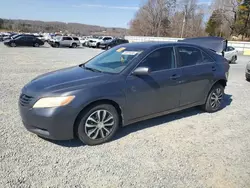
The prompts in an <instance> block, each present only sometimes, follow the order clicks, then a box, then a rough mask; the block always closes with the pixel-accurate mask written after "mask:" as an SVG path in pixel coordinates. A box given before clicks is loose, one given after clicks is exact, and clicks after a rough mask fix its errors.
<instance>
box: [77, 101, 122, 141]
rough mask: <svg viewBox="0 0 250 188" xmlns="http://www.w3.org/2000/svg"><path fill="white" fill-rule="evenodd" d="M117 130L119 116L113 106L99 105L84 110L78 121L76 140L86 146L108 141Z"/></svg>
mask: <svg viewBox="0 0 250 188" xmlns="http://www.w3.org/2000/svg"><path fill="white" fill-rule="evenodd" d="M118 128H119V115H118V113H117V111H116V109H115V107H114V106H112V105H110V104H100V105H95V106H92V107H90V108H89V109H87V110H85V112H83V114H82V115H81V116H80V118H79V121H78V129H77V133H78V138H79V139H80V140H81V141H82V142H83V143H85V144H87V145H98V144H102V143H105V142H107V141H109V140H110V139H111V138H112V137H113V136H114V135H115V133H116V131H117V130H118Z"/></svg>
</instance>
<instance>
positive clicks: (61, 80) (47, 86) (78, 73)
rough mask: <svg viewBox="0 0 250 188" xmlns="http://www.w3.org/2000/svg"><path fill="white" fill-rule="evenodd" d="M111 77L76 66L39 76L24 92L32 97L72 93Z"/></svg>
mask: <svg viewBox="0 0 250 188" xmlns="http://www.w3.org/2000/svg"><path fill="white" fill-rule="evenodd" d="M110 76H111V75H110V74H104V73H99V72H92V71H90V70H86V69H83V68H81V67H79V66H75V67H70V68H65V69H61V70H57V71H53V72H49V73H46V74H43V75H41V76H38V77H36V78H35V79H33V80H32V81H31V82H30V83H28V84H27V85H26V86H25V87H24V88H23V90H22V92H23V93H26V94H28V95H32V96H35V95H38V94H39V93H46V92H47V93H58V92H70V91H73V90H77V89H82V88H83V87H86V86H93V85H94V84H97V83H98V84H99V83H103V82H106V81H107V80H108V79H109V78H110Z"/></svg>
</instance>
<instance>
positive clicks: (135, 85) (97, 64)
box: [19, 42, 229, 145]
mask: <svg viewBox="0 0 250 188" xmlns="http://www.w3.org/2000/svg"><path fill="white" fill-rule="evenodd" d="M219 50H221V51H222V49H219ZM228 72H229V64H228V61H227V60H226V59H225V58H224V57H223V56H221V55H218V54H216V53H214V52H213V51H211V50H210V49H207V48H204V47H201V46H198V45H194V44H190V43H187V42H176V43H165V42H148V43H147V42H145V43H128V44H123V45H119V46H116V47H114V48H112V49H110V50H108V51H105V52H103V53H101V54H99V55H97V56H96V57H94V58H92V59H91V60H89V61H88V62H86V63H84V64H81V65H79V66H74V67H69V68H65V69H62V70H58V71H54V72H51V73H47V74H44V75H41V76H38V77H37V78H35V79H33V80H32V81H31V82H29V83H28V84H27V85H25V86H24V87H23V89H22V91H21V95H20V99H19V111H20V115H21V118H22V121H23V123H24V126H25V127H26V128H27V130H29V131H30V132H33V133H35V134H37V135H39V136H41V137H45V138H48V139H53V140H69V139H73V138H76V137H77V138H79V139H80V140H81V141H82V142H83V143H85V144H88V145H96V144H102V143H104V142H107V141H109V140H111V139H112V137H113V136H114V134H115V133H116V131H117V130H118V128H119V127H120V126H125V125H128V124H131V123H135V122H138V121H141V120H145V119H149V118H153V117H157V116H162V115H165V114H169V113H172V112H176V111H180V110H183V109H186V108H190V107H194V106H201V107H202V109H203V110H205V111H206V112H216V111H218V110H220V109H221V108H222V104H223V97H224V89H225V87H226V85H227V75H228Z"/></svg>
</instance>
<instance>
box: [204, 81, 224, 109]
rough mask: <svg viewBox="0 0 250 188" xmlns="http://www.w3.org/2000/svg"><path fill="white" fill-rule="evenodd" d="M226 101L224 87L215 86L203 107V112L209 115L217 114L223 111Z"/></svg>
mask: <svg viewBox="0 0 250 188" xmlns="http://www.w3.org/2000/svg"><path fill="white" fill-rule="evenodd" d="M223 99H224V87H223V86H222V85H220V84H216V85H215V86H213V88H212V89H211V91H210V92H209V94H208V97H207V100H206V103H205V104H204V105H203V106H202V108H203V110H204V111H206V112H209V113H213V112H216V111H218V110H220V109H221V106H222V102H223Z"/></svg>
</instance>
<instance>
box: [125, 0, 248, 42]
mask: <svg viewBox="0 0 250 188" xmlns="http://www.w3.org/2000/svg"><path fill="white" fill-rule="evenodd" d="M129 34H131V35H138V36H156V37H160V36H161V37H183V38H186V37H199V36H208V35H209V36H221V37H225V38H228V39H229V38H230V39H232V38H237V39H238V37H239V36H240V38H241V39H247V38H249V37H250V0H214V1H213V2H212V3H211V4H208V3H201V2H199V1H198V0H178V1H177V0H147V1H146V2H145V3H143V4H142V5H141V7H140V8H139V10H138V11H137V13H136V15H135V17H134V18H133V19H132V20H131V22H130V29H129Z"/></svg>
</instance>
